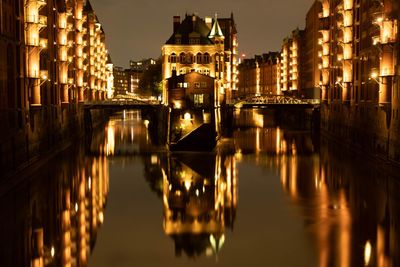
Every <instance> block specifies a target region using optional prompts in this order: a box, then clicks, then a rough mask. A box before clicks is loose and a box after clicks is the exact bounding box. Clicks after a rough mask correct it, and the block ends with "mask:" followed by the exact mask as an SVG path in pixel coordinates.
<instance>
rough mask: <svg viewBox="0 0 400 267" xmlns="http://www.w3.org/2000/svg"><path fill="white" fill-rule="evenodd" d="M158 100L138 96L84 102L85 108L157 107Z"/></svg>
mask: <svg viewBox="0 0 400 267" xmlns="http://www.w3.org/2000/svg"><path fill="white" fill-rule="evenodd" d="M159 105H160V102H159V101H157V100H149V99H139V98H128V99H124V98H114V99H111V100H104V101H93V102H90V101H88V102H85V103H84V107H85V109H143V108H148V107H157V106H159Z"/></svg>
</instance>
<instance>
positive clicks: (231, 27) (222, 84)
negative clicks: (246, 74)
mask: <svg viewBox="0 0 400 267" xmlns="http://www.w3.org/2000/svg"><path fill="white" fill-rule="evenodd" d="M220 24H221V25H222V26H223V27H221V26H220ZM237 45H238V43H237V33H236V26H235V22H234V20H233V16H231V18H229V19H217V18H215V19H212V18H210V17H206V18H205V19H202V18H200V17H198V16H196V15H186V16H185V18H184V20H183V21H181V18H180V17H179V16H175V17H174V18H173V34H172V36H171V37H170V38H169V39H168V41H167V42H166V43H165V45H164V46H163V47H162V80H163V103H164V104H165V105H168V104H169V103H168V96H167V94H168V93H167V79H168V78H170V77H171V76H172V73H173V72H176V74H177V75H181V74H187V73H190V72H198V73H200V74H205V75H208V76H211V77H212V78H214V79H215V80H216V82H217V84H218V86H217V88H218V90H217V91H218V93H219V94H221V95H224V96H225V97H224V101H225V100H228V101H229V99H231V97H232V91H233V90H236V81H237Z"/></svg>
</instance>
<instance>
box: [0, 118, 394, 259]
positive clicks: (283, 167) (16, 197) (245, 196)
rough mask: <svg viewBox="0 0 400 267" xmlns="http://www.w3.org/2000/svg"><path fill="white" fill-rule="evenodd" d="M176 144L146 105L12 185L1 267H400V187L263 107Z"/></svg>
mask: <svg viewBox="0 0 400 267" xmlns="http://www.w3.org/2000/svg"><path fill="white" fill-rule="evenodd" d="M235 116H236V120H235V121H236V125H235V127H234V129H233V131H232V137H231V138H223V139H221V140H220V142H219V144H218V146H217V148H216V149H215V151H214V152H207V153H194V152H185V153H183V152H182V153H178V152H175V153H168V152H167V151H166V149H165V148H164V147H163V146H159V145H154V143H156V142H154V140H152V136H154V135H153V134H152V133H151V131H150V129H151V127H150V126H151V122H149V121H146V120H143V119H142V117H141V113H140V111H125V112H123V113H118V114H115V115H114V116H113V117H111V118H110V121H109V122H108V123H107V125H106V126H105V127H104V129H102V130H101V131H100V132H99V133H97V134H94V135H93V136H92V137H90V138H87V139H86V140H85V142H83V143H82V144H76V145H74V146H73V147H72V148H71V149H70V150H68V151H66V152H64V153H62V154H61V155H59V156H57V158H55V159H54V160H52V161H50V162H48V163H46V164H45V166H43V167H42V168H41V169H40V170H38V171H37V172H35V174H31V175H28V176H27V177H25V178H24V179H20V178H21V177H16V178H15V180H21V182H19V183H18V184H16V185H15V186H14V187H13V188H12V189H6V188H5V187H2V188H0V189H1V190H0V193H1V195H0V212H1V216H0V236H1V238H0V240H1V241H2V242H1V243H0V266H2V267H4V266H12V267H14V266H98V267H102V266H114V267H117V266H321V267H322V266H349V267H350V266H352V267H353V266H400V258H399V256H400V255H399V254H400V248H399V244H400V238H399V237H400V233H399V231H400V230H399V220H400V183H399V181H400V180H399V177H395V176H393V175H392V176H390V175H388V174H385V172H384V171H383V170H382V169H381V168H377V167H374V164H371V163H368V162H366V161H364V160H362V159H358V158H357V157H355V156H354V155H353V156H351V155H348V154H346V153H344V152H343V151H342V152H338V151H337V150H338V149H337V148H335V145H334V144H333V145H332V144H331V145H328V144H326V143H321V142H320V140H318V138H317V137H315V136H312V135H311V134H310V133H309V132H306V131H301V130H296V129H286V128H281V127H279V126H278V125H276V124H275V123H274V122H273V120H272V119H271V118H272V116H271V115H270V114H268V113H265V112H263V111H262V110H250V111H242V112H239V111H238V112H236V113H235Z"/></svg>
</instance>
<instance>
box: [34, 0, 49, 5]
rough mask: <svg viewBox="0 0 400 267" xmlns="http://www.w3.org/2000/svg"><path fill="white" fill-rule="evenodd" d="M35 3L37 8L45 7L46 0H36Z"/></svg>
mask: <svg viewBox="0 0 400 267" xmlns="http://www.w3.org/2000/svg"><path fill="white" fill-rule="evenodd" d="M36 3H37V4H38V5H39V6H45V5H47V0H36Z"/></svg>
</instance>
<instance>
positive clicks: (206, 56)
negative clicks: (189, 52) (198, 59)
mask: <svg viewBox="0 0 400 267" xmlns="http://www.w3.org/2000/svg"><path fill="white" fill-rule="evenodd" d="M203 59H204V60H203V63H204V64H209V63H210V54H208V53H205V54H204V56H203Z"/></svg>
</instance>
